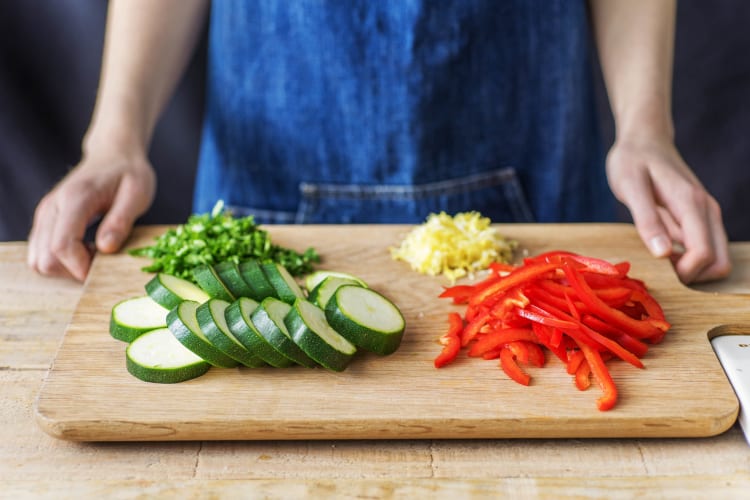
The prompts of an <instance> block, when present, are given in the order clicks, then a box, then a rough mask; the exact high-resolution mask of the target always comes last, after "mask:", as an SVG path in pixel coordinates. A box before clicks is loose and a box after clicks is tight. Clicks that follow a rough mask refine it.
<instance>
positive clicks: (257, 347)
mask: <svg viewBox="0 0 750 500" xmlns="http://www.w3.org/2000/svg"><path fill="white" fill-rule="evenodd" d="M258 307H260V306H258V303H257V302H255V301H254V300H252V299H249V298H247V297H240V298H239V299H237V300H236V301H234V302H233V303H232V304H231V305H230V306H229V307H227V310H226V312H225V316H226V319H227V326H228V327H229V330H230V331H231V332H232V334H234V337H235V338H236V339H237V340H239V341H240V342H242V345H244V346H245V348H246V349H247V350H248V351H250V352H252V353H254V354H257V355H258V356H259V357H260V358H261V359H262V360H263V361H265V362H266V363H268V364H269V365H271V366H274V367H276V368H286V367H287V366H291V365H293V364H294V362H293V361H292V360H291V359H289V358H287V357H286V356H284V355H283V354H281V353H280V352H279V351H277V350H276V349H275V348H274V347H273V346H272V345H271V344H269V343H268V341H267V340H266V339H265V338H264V337H263V335H261V334H260V332H259V331H258V330H257V329H256V328H255V325H254V324H253V321H252V319H251V315H252V313H253V312H254V311H255V309H257V308H258Z"/></svg>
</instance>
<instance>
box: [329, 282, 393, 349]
mask: <svg viewBox="0 0 750 500" xmlns="http://www.w3.org/2000/svg"><path fill="white" fill-rule="evenodd" d="M326 319H328V323H329V324H330V325H331V326H332V327H333V328H334V330H336V331H337V332H339V333H340V334H341V335H343V336H344V337H346V338H347V339H349V340H350V341H351V342H352V343H353V344H354V345H356V346H357V347H361V348H362V349H365V350H368V351H371V352H374V353H376V354H381V355H385V354H391V353H392V352H394V351H395V350H396V349H398V347H399V345H401V339H402V337H403V335H404V327H405V324H404V317H403V315H402V314H401V311H400V310H399V309H398V307H396V306H395V304H393V302H391V301H390V300H388V299H386V298H385V297H383V296H382V295H381V294H379V293H378V292H376V291H374V290H372V289H370V288H362V287H360V286H352V285H344V286H342V287H340V288H339V289H338V290H336V293H334V294H333V297H331V300H329V301H328V305H327V306H326Z"/></svg>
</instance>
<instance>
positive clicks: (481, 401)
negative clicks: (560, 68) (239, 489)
mask: <svg viewBox="0 0 750 500" xmlns="http://www.w3.org/2000/svg"><path fill="white" fill-rule="evenodd" d="M500 229H501V231H502V232H503V233H504V234H505V235H507V236H508V237H511V238H514V239H516V240H518V241H519V242H520V244H521V252H520V253H519V255H523V254H524V253H530V254H534V253H538V252H542V251H546V250H551V249H566V250H571V251H576V252H581V253H585V254H587V255H593V256H597V257H601V258H605V259H608V260H611V261H619V260H629V261H630V262H631V263H632V270H631V275H632V276H634V277H636V278H640V279H644V280H645V281H646V283H647V284H648V285H649V286H650V288H651V290H652V293H653V295H654V296H655V297H656V298H657V299H658V300H659V301H660V302H661V303H662V305H663V307H664V309H665V313H666V315H667V318H668V319H669V320H670V321H671V322H672V324H673V328H672V330H671V331H670V332H669V333H668V335H667V336H666V338H665V340H664V342H663V343H661V344H659V345H657V346H654V347H652V348H651V349H650V351H649V352H648V354H647V355H646V357H645V358H644V363H645V365H646V368H645V369H644V370H638V369H636V368H633V367H632V366H630V365H627V364H626V363H624V362H619V361H612V362H610V369H611V371H612V374H613V377H614V379H615V382H616V383H617V385H618V388H619V390H620V401H619V403H618V405H617V406H616V407H615V409H614V410H611V411H609V412H599V411H598V410H597V409H596V404H595V401H596V399H597V398H598V397H599V392H598V390H597V388H596V386H595V385H592V387H591V388H590V389H589V390H588V391H584V392H581V391H578V390H576V389H575V387H574V385H573V382H572V380H571V378H570V376H568V375H567V374H566V373H565V371H564V369H563V367H562V365H561V364H560V363H559V362H558V361H557V360H556V359H553V357H552V356H550V357H549V361H548V363H547V366H546V367H544V368H542V369H530V373H531V375H532V377H533V379H532V384H531V386H529V387H522V386H520V385H518V384H516V383H515V382H512V381H510V380H508V379H507V377H506V376H505V375H504V374H503V373H502V371H501V370H499V368H498V367H497V365H496V364H495V363H494V362H487V361H480V360H476V359H468V358H465V357H464V358H462V359H461V361H460V362H457V363H455V364H454V365H451V366H450V367H447V368H445V369H442V370H436V369H435V368H433V366H432V359H433V358H434V356H435V355H436V354H437V352H438V351H439V350H440V346H439V345H438V344H437V338H438V337H439V336H440V335H441V334H442V333H443V331H444V330H445V326H446V315H447V313H448V312H449V311H451V310H455V309H453V308H454V307H455V306H452V305H451V304H450V303H449V302H448V301H445V300H441V299H438V298H437V295H438V294H439V293H440V291H441V290H442V287H443V286H444V285H446V284H447V283H446V282H445V281H444V280H442V279H441V278H433V277H427V276H422V275H419V274H417V273H415V272H412V271H410V270H409V268H408V266H407V265H406V264H405V263H403V262H396V261H392V260H391V259H390V256H389V253H388V247H389V246H393V245H396V244H398V242H399V241H400V240H401V238H402V237H403V236H404V235H405V233H406V231H407V230H408V227H406V226H269V227H268V230H269V232H270V233H271V236H272V238H273V240H274V242H275V243H277V244H280V245H283V246H289V247H292V248H297V249H299V250H303V249H305V248H307V247H308V246H314V247H316V248H317V249H318V251H319V252H320V254H321V255H322V257H323V262H322V263H321V264H320V266H319V267H320V268H327V269H336V270H341V271H347V272H351V273H353V274H356V275H358V276H361V277H362V278H363V279H365V280H366V281H367V282H368V283H369V284H370V285H371V286H372V287H373V288H374V289H376V290H378V291H381V292H382V293H383V294H385V295H386V296H388V297H390V298H391V299H392V300H393V301H394V302H396V303H397V304H398V305H399V306H400V307H401V309H402V311H403V313H404V316H405V318H406V322H407V330H406V333H405V336H404V341H403V344H402V346H401V348H400V349H399V351H398V352H396V353H395V354H393V355H391V356H388V357H383V358H380V357H377V356H373V355H358V356H357V358H356V359H355V361H354V362H353V363H352V364H351V365H350V367H349V368H348V369H347V370H346V371H345V372H343V373H332V372H328V371H325V370H322V369H314V370H309V369H303V368H291V369H271V368H269V369H255V370H250V369H231V370H227V369H218V368H213V369H212V370H211V371H209V373H208V374H206V375H205V376H203V377H200V378H198V379H195V380H192V381H189V382H185V383H181V384H175V385H160V384H149V383H145V382H141V381H139V380H137V379H135V378H134V377H132V376H131V375H130V374H128V372H127V371H126V369H125V354H124V353H125V344H123V343H121V342H118V341H116V340H114V339H112V338H111V337H110V336H109V335H108V333H107V329H108V322H109V313H110V309H111V307H112V305H113V304H114V303H116V302H117V301H119V300H122V299H124V298H128V297H131V296H136V295H142V294H143V293H144V291H143V286H144V285H145V283H146V281H148V279H149V275H147V274H145V273H141V272H139V268H140V267H141V266H142V265H143V264H145V262H144V261H143V260H139V259H135V258H133V257H130V256H128V255H127V254H125V253H120V254H116V255H109V256H104V255H99V256H97V258H96V259H95V262H94V265H93V267H92V271H91V273H90V275H89V279H88V281H87V283H86V285H85V288H84V291H83V295H82V297H81V300H80V302H79V303H78V306H77V307H76V309H75V312H74V314H73V317H72V319H71V322H70V324H69V326H68V328H67V330H66V332H65V336H64V338H63V341H62V344H61V345H60V349H59V351H58V353H57V355H56V357H55V360H54V363H53V365H52V367H51V369H50V371H49V373H48V375H47V377H46V380H45V381H44V383H43V385H42V388H41V390H40V392H39V396H38V399H37V401H36V407H35V415H36V419H37V422H38V423H39V424H40V425H41V427H42V428H43V429H44V430H45V431H46V432H47V433H49V434H51V435H53V436H55V437H59V438H63V439H66V440H74V441H129V440H138V441H143V440H268V439H275V440H289V439H394V438H396V439H403V438H417V439H421V438H450V439H458V438H505V437H508V438H538V437H544V438H561V437H675V436H711V435H716V434H719V433H721V432H723V431H725V430H727V429H728V428H729V427H731V425H732V424H733V423H734V421H735V419H736V416H737V411H738V404H737V400H736V398H735V396H734V393H733V391H732V389H731V386H730V385H729V384H728V382H727V380H726V377H725V376H724V373H723V371H722V369H721V366H720V365H719V363H718V361H717V359H716V357H715V355H714V354H713V352H712V350H711V347H710V344H709V341H708V335H709V334H712V333H717V332H719V333H722V332H723V333H733V332H740V331H743V329H744V331H747V330H748V328H749V327H750V308H748V307H747V305H748V301H747V298H745V297H738V296H725V295H719V294H715V293H704V292H698V291H694V290H689V289H687V288H685V287H684V286H682V285H681V284H680V283H679V281H678V280H677V278H676V277H675V275H674V273H673V271H672V269H671V267H670V265H669V263H668V262H667V261H659V260H655V259H653V258H651V257H650V256H649V255H648V254H647V253H646V252H645V250H644V249H643V247H642V244H641V242H640V240H639V239H638V237H637V234H636V233H635V231H634V229H633V228H632V227H631V226H629V225H581V224H576V225H507V226H500ZM163 230H164V228H163V227H147V228H140V229H139V230H138V231H137V232H136V234H135V235H134V237H133V239H132V241H131V243H130V245H131V246H138V245H143V244H145V243H148V242H150V241H151V239H152V238H153V237H154V236H155V235H156V234H159V233H161V232H162V231H163Z"/></svg>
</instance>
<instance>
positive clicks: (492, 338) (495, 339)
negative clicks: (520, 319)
mask: <svg viewBox="0 0 750 500" xmlns="http://www.w3.org/2000/svg"><path fill="white" fill-rule="evenodd" d="M518 340H527V341H529V342H537V341H538V339H537V337H536V335H534V332H532V331H531V329H529V328H506V329H502V330H497V331H493V332H489V333H487V334H485V335H484V336H482V338H481V339H479V340H477V341H476V342H475V343H474V345H472V346H471V348H470V349H469V352H468V354H469V356H472V357H474V356H482V355H484V353H486V352H488V351H491V350H493V349H495V348H497V347H500V346H503V345H505V344H508V343H510V342H515V341H518Z"/></svg>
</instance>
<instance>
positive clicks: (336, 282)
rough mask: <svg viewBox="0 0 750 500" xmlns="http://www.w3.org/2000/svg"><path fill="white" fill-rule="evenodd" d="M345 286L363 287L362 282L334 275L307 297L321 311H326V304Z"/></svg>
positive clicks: (327, 277)
mask: <svg viewBox="0 0 750 500" xmlns="http://www.w3.org/2000/svg"><path fill="white" fill-rule="evenodd" d="M344 285H355V286H362V282H361V281H359V280H356V279H353V278H344V277H341V276H333V275H331V276H326V277H325V278H324V279H323V281H321V282H320V283H318V284H317V285H316V286H315V288H313V289H312V290H311V291H310V295H309V296H308V297H307V300H309V301H310V302H312V303H313V304H315V305H316V306H318V307H320V308H321V309H325V308H326V304H328V301H329V300H330V298H331V297H332V296H333V294H334V293H336V290H338V289H339V287H340V286H344Z"/></svg>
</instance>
